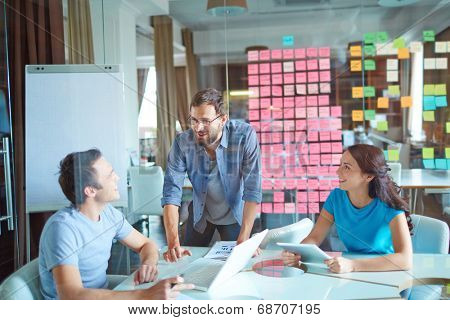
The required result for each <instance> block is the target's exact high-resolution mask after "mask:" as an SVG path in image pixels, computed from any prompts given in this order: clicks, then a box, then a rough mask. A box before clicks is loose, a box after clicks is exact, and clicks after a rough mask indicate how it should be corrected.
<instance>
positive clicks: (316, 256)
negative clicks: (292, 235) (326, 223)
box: [277, 242, 331, 263]
mask: <svg viewBox="0 0 450 320" xmlns="http://www.w3.org/2000/svg"><path fill="white" fill-rule="evenodd" d="M277 245H278V246H280V247H282V248H283V249H284V250H287V251H290V252H294V253H298V254H299V255H300V256H301V259H300V261H301V262H311V263H323V260H329V259H331V257H330V256H329V255H327V254H326V253H325V252H323V251H322V249H320V248H319V247H318V246H316V245H315V244H294V243H284V242H277Z"/></svg>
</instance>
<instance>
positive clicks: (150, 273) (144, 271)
mask: <svg viewBox="0 0 450 320" xmlns="http://www.w3.org/2000/svg"><path fill="white" fill-rule="evenodd" d="M157 276H158V268H157V267H156V264H143V265H141V266H140V267H139V270H138V271H136V273H135V274H134V284H135V285H138V284H141V283H144V282H150V281H154V280H156V277H157Z"/></svg>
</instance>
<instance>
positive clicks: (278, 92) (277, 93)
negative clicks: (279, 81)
mask: <svg viewBox="0 0 450 320" xmlns="http://www.w3.org/2000/svg"><path fill="white" fill-rule="evenodd" d="M282 95H283V89H282V87H281V86H272V96H274V97H281V96H282Z"/></svg>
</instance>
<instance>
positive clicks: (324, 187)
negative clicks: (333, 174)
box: [319, 179, 331, 190]
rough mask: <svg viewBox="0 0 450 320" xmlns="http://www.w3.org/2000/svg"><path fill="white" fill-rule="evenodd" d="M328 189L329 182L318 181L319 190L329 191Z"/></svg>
mask: <svg viewBox="0 0 450 320" xmlns="http://www.w3.org/2000/svg"><path fill="white" fill-rule="evenodd" d="M330 187H331V183H330V180H324V179H320V180H319V190H330Z"/></svg>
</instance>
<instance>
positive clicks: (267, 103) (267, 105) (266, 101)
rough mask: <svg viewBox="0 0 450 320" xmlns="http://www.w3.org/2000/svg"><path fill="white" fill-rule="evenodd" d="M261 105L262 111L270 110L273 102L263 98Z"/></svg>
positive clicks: (260, 101)
mask: <svg viewBox="0 0 450 320" xmlns="http://www.w3.org/2000/svg"><path fill="white" fill-rule="evenodd" d="M259 103H260V105H261V109H262V108H268V107H270V105H271V100H270V98H262V99H260V100H259Z"/></svg>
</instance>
